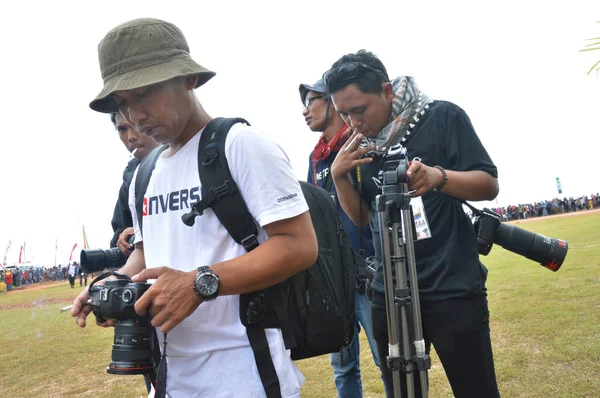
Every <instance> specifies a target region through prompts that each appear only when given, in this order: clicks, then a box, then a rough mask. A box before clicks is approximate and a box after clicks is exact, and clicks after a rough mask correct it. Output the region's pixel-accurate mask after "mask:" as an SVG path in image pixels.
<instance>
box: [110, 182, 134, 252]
mask: <svg viewBox="0 0 600 398" xmlns="http://www.w3.org/2000/svg"><path fill="white" fill-rule="evenodd" d="M111 225H112V229H113V237H112V239H111V240H110V247H117V242H118V239H119V235H120V234H121V233H122V232H123V231H124V230H125V229H126V228H127V227H131V226H132V225H133V220H132V218H131V212H130V211H129V183H127V182H126V181H123V183H122V184H121V188H120V189H119V198H118V199H117V203H116V204H115V210H114V211H113V217H112V220H111Z"/></svg>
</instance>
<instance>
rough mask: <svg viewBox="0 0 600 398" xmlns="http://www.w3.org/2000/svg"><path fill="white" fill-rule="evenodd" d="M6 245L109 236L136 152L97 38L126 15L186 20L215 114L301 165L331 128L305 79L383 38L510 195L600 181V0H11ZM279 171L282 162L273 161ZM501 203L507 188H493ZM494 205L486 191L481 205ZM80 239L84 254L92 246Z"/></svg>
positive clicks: (2, 181)
mask: <svg viewBox="0 0 600 398" xmlns="http://www.w3.org/2000/svg"><path fill="white" fill-rule="evenodd" d="M2 7H3V9H2V12H1V14H0V15H2V17H0V18H1V20H2V23H0V37H1V38H2V39H1V44H2V46H1V48H2V50H1V51H2V62H0V70H1V72H2V73H0V79H1V87H2V96H1V99H0V101H1V109H2V111H3V116H4V117H3V122H4V123H3V127H2V136H3V145H1V146H0V250H2V251H1V252H0V257H1V256H3V255H4V248H5V247H6V246H5V245H6V244H7V242H8V241H9V239H10V240H12V248H11V249H10V250H9V252H8V258H7V260H8V263H9V264H11V263H13V262H15V261H18V256H19V249H20V247H21V245H22V244H23V242H27V246H28V250H27V254H28V260H29V259H31V258H32V257H33V262H34V263H36V264H40V265H46V266H48V265H54V242H55V239H57V241H58V251H57V254H58V255H57V261H58V263H62V264H64V263H65V262H66V261H67V260H68V257H69V253H70V251H71V248H72V247H73V244H74V243H75V242H78V244H79V248H81V246H82V239H81V235H82V234H81V227H82V225H85V228H86V232H87V236H88V240H89V243H90V246H91V247H94V248H107V247H108V244H109V241H110V238H111V236H112V230H111V227H110V219H111V216H112V211H113V208H114V204H115V201H116V198H117V192H118V189H119V186H120V184H121V175H122V171H123V168H124V167H125V165H126V163H127V161H128V159H129V155H128V153H127V151H126V150H125V148H124V147H123V145H122V144H121V142H120V141H119V139H118V137H117V133H116V132H115V131H114V129H113V127H112V124H111V123H110V120H109V118H108V116H106V115H103V114H99V113H95V112H93V111H91V110H90V109H89V107H88V104H89V102H90V100H92V99H93V98H94V96H95V95H96V94H97V93H98V92H99V91H100V89H101V86H102V80H101V77H100V72H99V67H98V61H97V45H98V43H99V41H100V40H101V39H102V38H103V37H104V35H105V34H106V33H107V32H108V31H109V30H110V29H112V28H113V27H114V26H116V25H118V24H120V23H122V22H124V21H126V20H129V19H134V18H140V17H154V18H160V19H164V20H167V21H170V22H173V23H175V24H176V25H177V26H178V27H179V28H180V29H181V30H182V31H183V33H184V34H185V35H186V37H187V40H188V43H189V45H190V48H191V54H192V56H193V58H194V59H195V60H196V61H197V62H199V63H200V64H201V65H203V66H205V67H207V68H209V69H212V70H214V71H216V72H217V76H216V77H215V78H214V79H212V80H211V81H210V82H209V83H208V84H207V85H205V86H204V87H202V88H200V89H199V90H197V95H198V97H199V98H200V101H201V102H202V104H203V105H204V107H205V109H206V110H207V111H208V112H209V114H211V115H212V116H241V117H244V118H246V119H248V120H249V121H250V122H251V123H252V124H253V125H255V126H258V127H259V128H260V129H261V130H263V131H264V132H265V133H266V134H268V135H269V136H271V137H273V138H274V139H275V140H276V141H277V142H279V143H280V144H281V146H282V147H283V148H284V150H285V151H286V152H287V154H288V156H289V157H290V160H291V162H292V166H293V167H294V169H295V170H296V173H297V175H298V178H299V179H305V178H306V171H307V167H308V154H309V153H310V151H311V149H312V148H313V146H314V144H315V143H316V141H317V139H318V134H315V133H311V132H310V131H309V130H308V128H307V127H306V125H305V123H304V119H303V117H302V115H301V111H302V107H301V103H300V99H299V94H298V85H299V83H312V82H314V81H315V80H317V79H318V78H319V77H320V76H321V75H322V73H323V72H324V71H325V70H327V69H329V67H330V66H331V64H332V63H333V62H334V61H336V60H337V59H338V58H339V57H340V56H341V55H343V54H345V53H349V52H356V51H357V50H359V49H361V48H365V49H367V50H370V51H373V52H374V53H376V54H377V55H378V56H379V57H380V59H381V60H382V61H383V63H384V64H385V65H386V67H387V69H388V72H389V74H390V76H394V77H395V76H399V75H412V76H414V77H415V79H416V82H417V84H418V85H419V86H420V88H421V89H422V90H423V91H425V92H426V93H427V94H428V95H429V96H430V97H432V98H434V99H443V100H448V101H452V102H454V103H456V104H458V105H459V106H460V107H462V108H463V109H464V110H465V111H466V112H467V113H468V114H469V116H470V118H471V121H472V122H473V125H474V126H475V129H476V131H477V133H478V135H479V137H480V138H481V140H482V142H483V144H484V145H485V146H486V148H487V149H488V152H489V153H490V155H491V157H492V159H493V160H494V162H495V163H496V165H497V167H498V170H499V176H500V177H499V182H500V195H499V197H498V204H500V205H506V204H510V203H514V204H516V203H519V202H526V201H536V200H542V199H549V198H552V197H555V196H557V191H556V184H555V178H556V177H560V179H561V182H562V187H563V192H564V194H566V195H567V196H579V195H584V194H588V195H589V194H591V193H592V192H597V191H600V181H599V177H598V175H599V174H598V171H597V170H598V156H597V152H598V148H599V144H600V139H599V138H598V136H599V134H598V133H599V127H600V120H599V119H600V112H599V110H600V77H598V76H596V74H592V75H590V76H587V75H586V72H587V70H588V69H589V67H590V66H591V65H592V64H593V63H594V62H595V61H596V60H597V59H600V51H598V52H597V53H596V54H594V53H581V52H579V50H580V49H581V48H582V47H583V46H584V45H585V44H586V39H587V38H591V37H599V36H600V24H598V23H596V22H595V21H596V20H600V2H598V1H572V2H566V1H560V2H559V1H504V2H501V3H491V2H482V1H472V2H471V1H439V2H436V1H417V0H414V1H410V2H408V1H398V0H396V1H387V2H382V1H375V0H369V1H359V2H355V1H348V0H343V1H342V0H340V1H337V0H336V1H322V0H321V1H299V2H287V1H273V2H264V1H225V0H222V1H218V2H216V1H210V2H209V1H202V0H199V1H193V2H192V1H190V2H179V1H174V0H171V1H157V2H153V1H143V2H142V1H103V2H100V3H98V2H96V3H90V2H80V1H78V2H75V1H73V2H65V1H62V2H61V1H58V2H45V1H44V2H42V1H39V2H11V6H10V9H7V8H6V7H7V6H6V5H4V6H2ZM265 178H268V176H265ZM492 204H495V202H492ZM478 206H479V205H478ZM79 248H78V250H76V252H77V253H78V251H79Z"/></svg>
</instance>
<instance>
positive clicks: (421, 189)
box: [406, 160, 444, 198]
mask: <svg viewBox="0 0 600 398" xmlns="http://www.w3.org/2000/svg"><path fill="white" fill-rule="evenodd" d="M406 174H407V176H408V189H409V190H410V191H415V192H413V193H411V194H410V196H411V197H413V198H416V197H417V196H421V195H424V194H426V193H427V192H429V191H431V190H432V189H434V188H436V187H437V186H439V185H440V184H441V183H442V181H443V179H444V175H443V174H442V172H441V171H440V170H438V169H436V168H435V167H431V166H427V165H426V164H424V163H421V162H419V161H416V160H413V161H411V162H410V165H409V167H408V172H407V173H406Z"/></svg>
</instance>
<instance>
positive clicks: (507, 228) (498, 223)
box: [469, 206, 569, 272]
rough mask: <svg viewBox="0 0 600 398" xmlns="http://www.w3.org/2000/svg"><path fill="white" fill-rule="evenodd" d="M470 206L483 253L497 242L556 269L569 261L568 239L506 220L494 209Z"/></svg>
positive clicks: (549, 267) (481, 252) (550, 268)
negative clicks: (542, 233)
mask: <svg viewBox="0 0 600 398" xmlns="http://www.w3.org/2000/svg"><path fill="white" fill-rule="evenodd" d="M469 207H470V208H471V210H473V212H474V213H473V214H474V215H475V220H474V225H475V231H476V232H477V243H478V245H479V254H482V255H484V256H487V255H488V254H489V252H490V250H491V249H492V245H493V244H494V243H497V244H498V245H500V246H502V247H503V248H505V249H506V250H509V251H511V252H513V253H517V254H520V255H521V256H524V257H526V258H528V259H530V260H533V261H535V262H538V263H540V264H541V265H543V266H544V267H546V268H548V269H549V270H551V271H554V272H556V271H558V269H559V268H560V267H561V265H562V264H563V262H564V261H565V257H566V256H567V251H568V250H569V244H568V243H567V242H566V241H564V240H561V239H555V238H548V237H546V236H544V235H540V234H536V233H535V232H530V231H526V230H524V229H522V228H519V227H515V226H514V225H508V224H504V223H502V219H501V218H500V216H499V215H498V214H496V213H495V212H493V211H492V210H490V209H487V208H486V209H483V210H477V209H475V208H473V207H471V206H469Z"/></svg>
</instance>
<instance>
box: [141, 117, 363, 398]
mask: <svg viewBox="0 0 600 398" xmlns="http://www.w3.org/2000/svg"><path fill="white" fill-rule="evenodd" d="M236 123H246V124H248V125H249V123H248V122H247V121H246V120H244V119H240V118H228V119H225V118H216V119H214V120H212V121H211V122H210V123H209V124H208V125H207V126H206V127H205V129H204V131H203V133H202V135H201V137H200V143H199V150H198V171H199V174H200V182H201V186H202V200H200V201H199V202H198V203H196V204H194V205H193V206H192V208H191V211H190V212H189V213H187V214H185V215H183V216H182V217H181V218H182V221H183V222H184V223H185V224H186V225H188V226H192V225H193V224H194V222H195V219H196V217H197V216H201V215H202V214H203V213H204V211H206V210H207V209H209V208H211V209H212V211H214V213H215V215H216V216H217V217H218V218H219V220H220V221H221V223H222V224H223V226H224V227H225V228H226V229H227V231H228V232H229V234H230V235H231V237H232V238H233V239H234V240H235V241H236V242H237V243H239V244H240V245H242V246H243V247H244V248H245V249H246V251H250V250H253V249H255V248H256V247H258V240H257V236H258V230H257V227H256V223H255V221H254V219H253V217H252V215H251V214H250V212H249V211H248V208H247V207H246V203H245V202H244V199H243V198H242V196H241V194H240V192H239V190H238V187H237V185H236V183H235V181H233V178H232V177H231V172H230V170H229V165H228V162H227V159H226V157H225V139H226V137H227V134H228V133H229V130H230V129H231V127H232V126H233V125H234V124H236ZM164 149H166V146H163V147H159V148H156V149H154V150H153V151H152V152H151V153H150V154H149V155H148V156H147V157H146V158H145V159H144V160H143V161H142V163H141V164H140V166H139V169H138V173H137V177H136V183H135V201H136V212H137V216H138V223H139V225H140V230H141V228H142V221H143V219H142V206H143V199H144V195H145V193H146V189H147V187H148V183H149V181H150V176H151V174H152V170H153V169H154V166H155V164H156V160H157V159H158V157H159V156H160V153H161V152H162V151H163V150H164ZM300 185H301V188H302V192H303V194H304V197H305V198H306V201H307V203H308V207H309V212H310V216H311V219H312V222H313V226H314V228H315V232H316V236H317V240H318V244H319V254H318V258H317V261H316V262H315V263H314V264H313V265H312V266H311V267H310V268H308V269H307V270H305V271H302V272H300V273H298V274H296V275H294V276H292V277H290V278H289V279H287V280H285V281H283V282H281V283H279V284H277V285H275V286H272V287H270V288H268V289H264V290H262V291H259V292H254V293H249V294H243V295H240V320H241V322H242V324H243V325H244V326H245V327H246V331H247V335H248V340H249V341H250V345H251V347H252V350H253V352H254V357H255V361H256V365H257V368H258V372H259V374H260V377H261V381H262V384H263V386H264V388H265V392H266V394H267V397H268V398H272V397H273V398H274V397H281V392H280V386H279V380H278V378H277V374H276V372H275V367H274V365H273V362H272V360H271V354H270V352H269V346H268V342H267V338H266V335H265V332H264V329H265V328H280V329H281V330H282V334H283V338H284V342H285V346H286V348H287V349H290V350H291V358H292V359H293V360H298V359H304V358H310V357H314V356H318V355H322V354H327V353H332V352H340V353H341V352H342V351H341V350H342V348H343V347H344V346H347V345H348V344H349V343H350V342H351V341H352V339H353V338H354V329H355V315H354V297H355V291H356V265H355V264H356V261H357V260H356V259H355V253H354V252H353V250H352V248H351V247H350V243H349V241H348V236H347V233H346V230H345V229H344V227H343V225H342V221H341V220H340V218H339V215H338V212H337V208H336V206H335V203H334V201H333V200H332V199H331V196H330V194H329V193H328V192H327V191H325V190H324V189H321V188H318V187H316V186H314V185H311V184H309V183H306V182H303V181H300Z"/></svg>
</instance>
